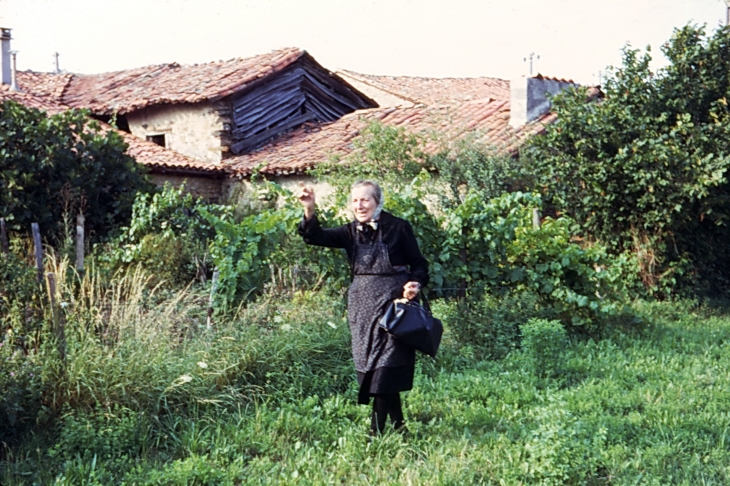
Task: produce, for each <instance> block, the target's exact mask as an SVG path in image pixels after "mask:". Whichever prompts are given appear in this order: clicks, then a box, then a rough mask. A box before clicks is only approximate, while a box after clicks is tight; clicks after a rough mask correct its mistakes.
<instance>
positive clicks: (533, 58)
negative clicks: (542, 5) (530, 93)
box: [522, 0, 730, 77]
mask: <svg viewBox="0 0 730 486" xmlns="http://www.w3.org/2000/svg"><path fill="white" fill-rule="evenodd" d="M725 1H727V2H730V0H725ZM538 59H540V56H539V55H538V54H535V53H534V52H531V53H530V55H529V56H527V57H525V58H524V59H522V60H523V62H527V61H528V60H529V61H530V76H531V77H532V64H533V60H538Z"/></svg>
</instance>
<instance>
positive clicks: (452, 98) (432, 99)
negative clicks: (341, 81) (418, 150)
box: [337, 70, 510, 105]
mask: <svg viewBox="0 0 730 486" xmlns="http://www.w3.org/2000/svg"><path fill="white" fill-rule="evenodd" d="M337 74H339V75H340V76H343V77H344V78H345V79H348V80H350V79H351V80H354V81H359V82H361V83H364V84H367V85H368V86H371V87H373V88H376V89H379V90H381V91H384V92H386V93H389V94H392V95H394V96H397V97H399V98H402V99H404V100H407V101H410V102H411V103H414V104H426V105H434V104H441V103H454V102H455V103H460V102H464V101H474V100H482V99H487V98H491V99H493V100H509V95H510V91H509V81H506V80H504V79H498V78H487V77H480V78H421V77H411V76H374V75H370V74H360V73H356V72H352V71H346V70H340V71H337Z"/></svg>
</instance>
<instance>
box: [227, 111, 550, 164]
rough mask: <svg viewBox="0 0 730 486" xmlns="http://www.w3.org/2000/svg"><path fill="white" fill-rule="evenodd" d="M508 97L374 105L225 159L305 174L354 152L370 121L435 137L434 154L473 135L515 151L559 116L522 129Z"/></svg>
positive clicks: (430, 147)
mask: <svg viewBox="0 0 730 486" xmlns="http://www.w3.org/2000/svg"><path fill="white" fill-rule="evenodd" d="M509 115H510V110H509V101H493V100H477V101H470V102H465V103H461V104H458V105H451V106H441V107H429V106H420V107H418V106H417V107H409V108H386V109H383V108H375V109H370V110H360V111H357V112H355V113H351V114H349V115H346V116H344V117H342V118H341V119H340V120H338V121H336V122H333V123H330V124H327V125H322V126H308V127H303V128H301V129H298V130H296V131H294V132H291V133H290V134H288V135H285V136H283V137H281V138H280V139H278V140H277V141H275V142H274V143H271V144H269V145H267V146H264V147H263V148H262V149H260V150H258V151H257V152H254V153H251V154H246V155H240V156H238V157H233V158H230V159H227V160H226V163H227V165H230V166H231V169H232V171H233V172H234V173H235V174H237V175H239V176H242V177H243V176H248V175H250V174H251V173H252V172H253V171H254V170H255V169H256V168H257V167H259V166H262V168H261V169H260V172H261V173H264V174H270V175H279V174H291V173H302V172H304V171H306V170H307V169H309V168H312V167H314V166H315V165H317V164H318V163H321V162H325V161H328V160H330V159H331V158H332V157H333V156H344V155H347V154H349V153H351V152H352V151H353V148H354V146H353V140H354V139H355V137H357V136H358V135H360V133H361V131H362V130H363V129H364V128H365V127H367V125H368V124H369V123H370V122H373V121H376V120H378V121H380V122H381V123H383V124H384V125H388V126H394V127H404V128H406V129H407V130H409V131H411V132H413V133H422V134H424V135H426V137H427V139H428V138H429V135H430V134H438V135H440V136H438V137H435V138H431V139H430V141H429V142H428V143H427V144H426V147H425V150H426V152H428V153H434V152H436V151H438V150H439V149H440V148H442V147H443V143H444V142H446V143H448V142H451V141H454V140H458V139H461V138H464V137H466V136H469V137H473V139H474V140H475V141H476V142H478V143H483V144H486V145H488V146H491V147H494V148H495V149H497V150H500V151H503V152H506V153H512V152H514V151H515V150H516V149H517V148H518V147H519V145H520V144H521V142H522V141H523V140H524V139H525V138H526V137H527V136H529V135H531V134H534V133H538V132H540V131H542V130H543V128H544V124H546V123H552V121H554V119H555V117H554V115H552V114H548V115H546V116H544V117H542V118H541V119H540V120H538V121H537V122H535V123H532V124H530V125H528V126H526V127H522V128H520V129H518V130H514V129H512V128H510V127H509Z"/></svg>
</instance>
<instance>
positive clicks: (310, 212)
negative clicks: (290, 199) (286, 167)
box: [297, 181, 316, 219]
mask: <svg viewBox="0 0 730 486" xmlns="http://www.w3.org/2000/svg"><path fill="white" fill-rule="evenodd" d="M297 197H298V198H299V202H300V203H302V206H303V207H304V219H311V218H312V216H314V207H315V203H316V200H315V197H314V188H312V187H311V186H305V185H304V182H301V181H300V182H299V195H298V196H297Z"/></svg>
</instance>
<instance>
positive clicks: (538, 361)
mask: <svg viewBox="0 0 730 486" xmlns="http://www.w3.org/2000/svg"><path fill="white" fill-rule="evenodd" d="M520 332H521V333H522V340H521V347H522V357H523V359H524V363H525V364H526V365H527V367H528V369H529V370H530V371H532V372H533V373H534V374H535V375H537V376H540V377H554V376H556V375H558V374H560V372H561V371H562V370H563V369H564V367H565V366H564V356H565V351H566V348H567V347H568V335H567V332H566V331H565V328H564V327H563V325H562V323H560V321H556V320H551V321H549V320H546V319H530V320H529V321H528V322H527V323H525V324H523V325H522V326H520Z"/></svg>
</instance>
